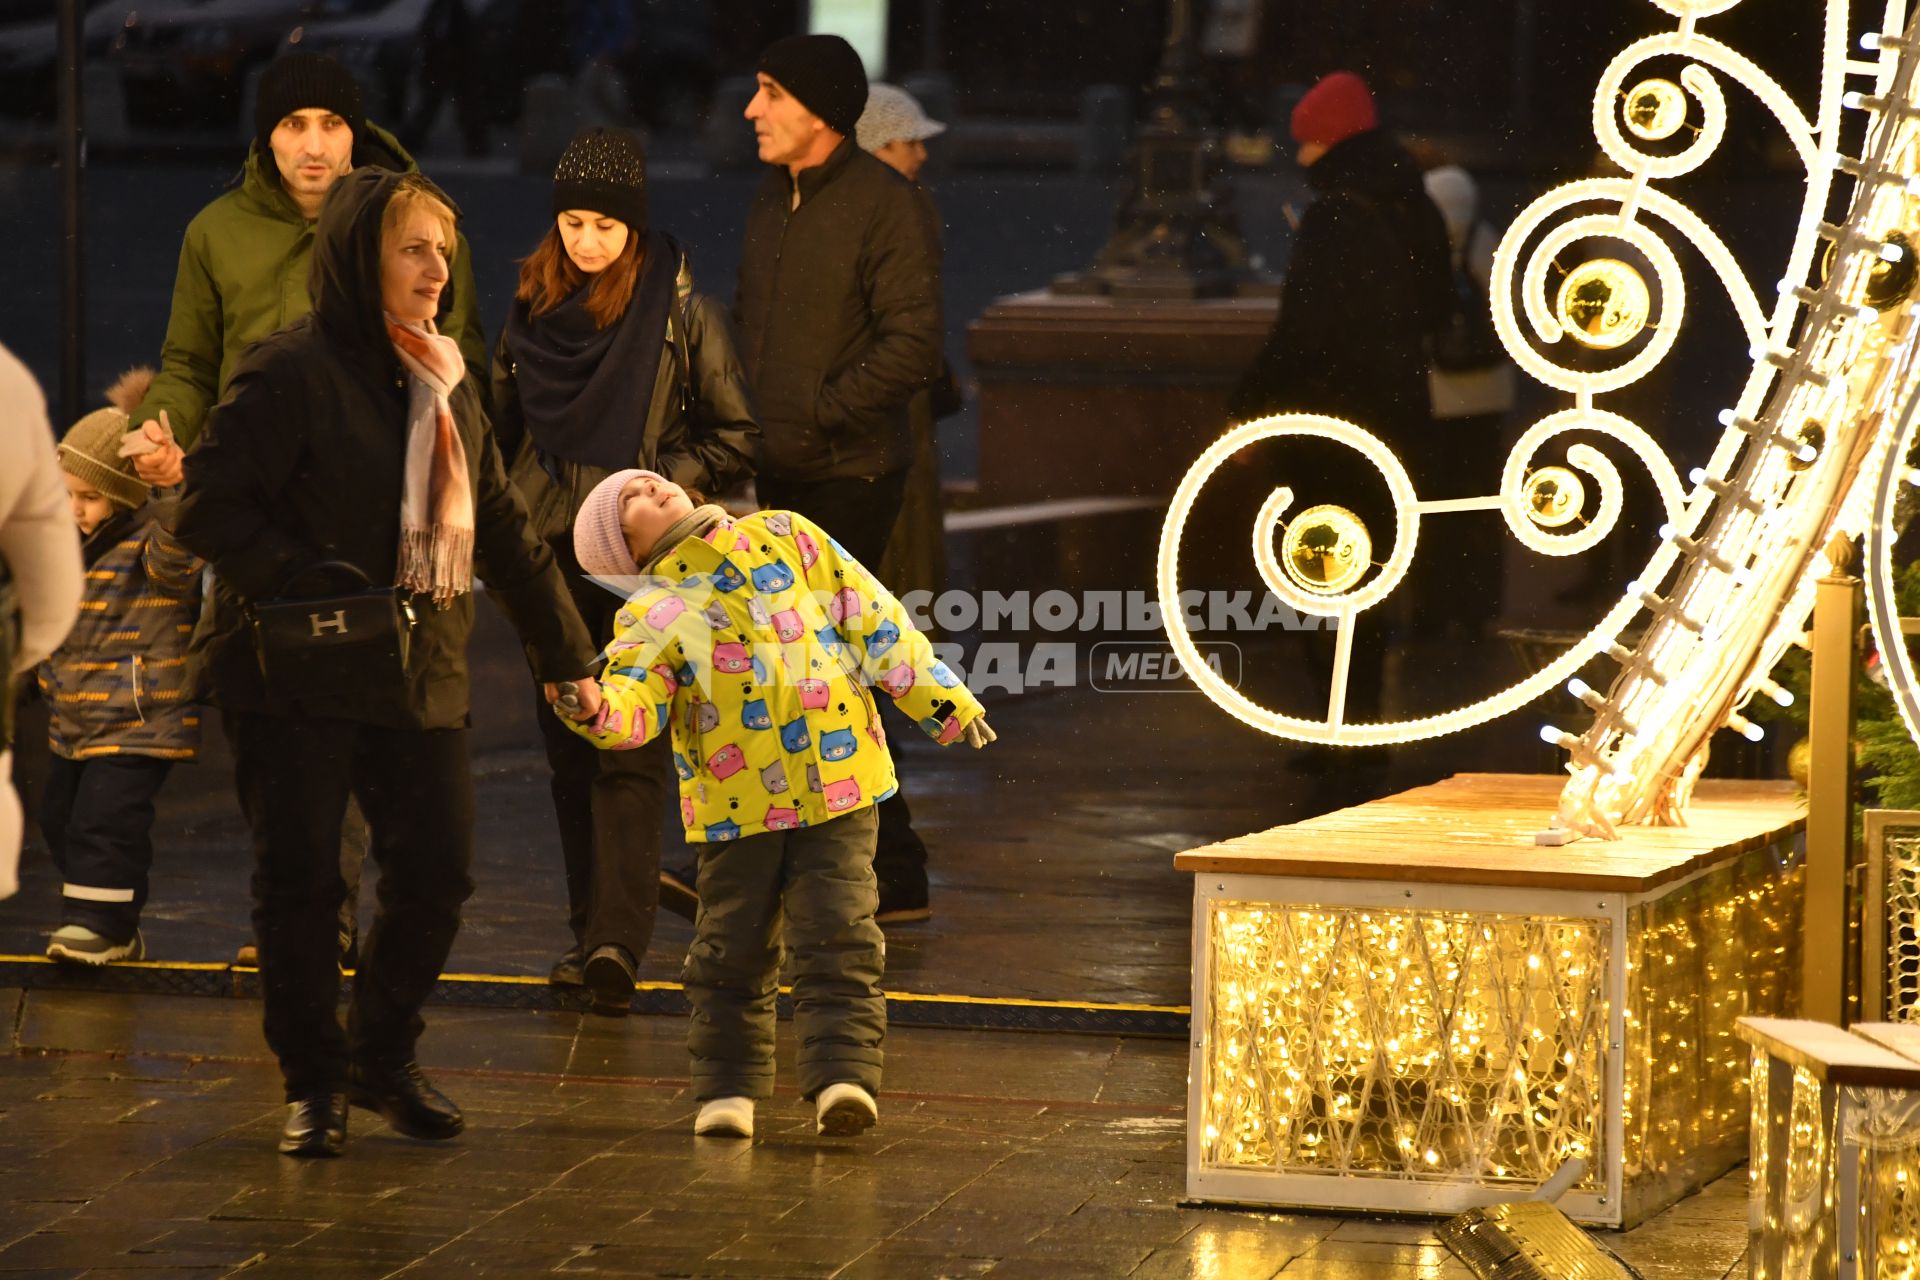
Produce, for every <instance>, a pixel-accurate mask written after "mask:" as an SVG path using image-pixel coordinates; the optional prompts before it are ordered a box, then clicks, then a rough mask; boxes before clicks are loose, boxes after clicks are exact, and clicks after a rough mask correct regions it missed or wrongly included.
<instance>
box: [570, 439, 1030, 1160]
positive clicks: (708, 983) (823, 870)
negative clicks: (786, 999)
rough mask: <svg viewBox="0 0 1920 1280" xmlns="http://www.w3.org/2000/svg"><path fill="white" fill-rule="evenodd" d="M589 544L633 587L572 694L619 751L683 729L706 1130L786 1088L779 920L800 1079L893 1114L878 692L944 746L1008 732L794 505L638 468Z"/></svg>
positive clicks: (691, 970)
mask: <svg viewBox="0 0 1920 1280" xmlns="http://www.w3.org/2000/svg"><path fill="white" fill-rule="evenodd" d="M574 550H575V553H576V555H577V556H578V558H579V561H580V565H581V567H582V568H584V569H585V570H586V571H587V572H588V573H589V574H591V575H593V576H594V577H596V578H598V579H600V580H601V581H602V583H603V585H606V586H608V587H609V588H610V589H614V590H618V591H620V592H621V593H622V594H625V595H627V596H628V600H627V604H626V607H625V608H624V609H622V610H621V611H620V613H619V615H618V616H617V617H616V619H615V625H616V628H617V633H616V635H615V638H614V640H613V643H612V644H611V645H610V646H608V648H607V651H606V670H605V671H604V672H603V673H602V675H601V677H600V680H599V682H598V684H594V683H592V682H583V683H581V684H580V685H578V686H575V687H573V688H571V689H566V690H564V691H563V696H562V698H561V700H560V701H559V702H558V703H557V704H556V706H555V710H556V712H557V713H559V714H560V715H561V716H562V717H563V718H566V719H568V720H569V721H570V722H571V723H572V725H573V728H574V729H575V731H576V732H578V733H580V734H581V735H582V736H584V737H586V738H587V739H589V740H590V741H592V742H593V743H594V744H595V745H596V746H599V747H602V748H604V749H607V750H620V749H623V748H634V747H639V746H642V745H644V744H645V743H647V742H649V741H651V740H652V739H653V738H655V737H657V736H658V735H659V734H660V733H662V732H663V731H666V730H667V729H668V728H669V727H670V728H671V731H672V735H673V749H674V751H673V762H674V768H675V770H676V772H677V773H678V774H679V778H680V817H681V821H682V824H683V825H684V826H685V828H686V833H687V839H688V841H689V842H690V843H693V844H694V845H696V846H697V847H698V849H699V850H700V860H699V870H698V889H699V894H700V914H699V918H698V920H697V921H696V923H695V925H694V941H693V946H692V948H691V949H690V950H689V952H688V955H687V962H686V968H685V975H684V976H685V980H686V985H687V996H688V999H689V1000H690V1001H691V1003H692V1005H693V1018H692V1022H691V1026H690V1028H689V1031H688V1048H689V1049H690V1050H691V1052H692V1055H693V1081H694V1089H695V1094H696V1096H697V1097H699V1099H700V1100H701V1102H702V1104H703V1105H702V1106H701V1109H700V1114H699V1117H698V1118H697V1119H696V1120H695V1122H694V1132H695V1133H696V1134H704V1135H709V1136H736V1137H747V1138H750V1137H752V1136H753V1104H754V1100H755V1099H757V1098H765V1097H769V1096H771V1094H772V1091H773V1035H774V995H775V990H776V981H777V977H778V966H779V959H780V944H779V939H780V938H781V937H782V935H783V934H784V937H785V939H786V944H787V946H788V948H789V949H790V950H791V951H792V953H793V1005H794V1024H795V1028H796V1030H797V1032H798V1033H799V1036H800V1052H799V1072H800V1086H801V1093H802V1096H804V1097H806V1098H809V1099H812V1100H813V1102H814V1104H815V1109H816V1123H817V1125H818V1128H819V1131H820V1132H822V1133H840V1134H846V1133H857V1132H860V1131H861V1130H864V1129H866V1128H867V1127H868V1126H870V1125H871V1124H873V1122H874V1120H875V1119H876V1118H877V1117H878V1114H879V1110H878V1106H877V1104H876V1103H875V1102H874V1093H875V1092H876V1091H877V1090H878V1088H879V1085H880V1066H881V1041H882V1040H883V1038H884V1037H885V1033H886V1001H885V997H884V996H883V995H882V993H881V991H880V985H879V983H880V976H881V972H882V969H883V966H884V954H885V952H884V943H883V941H882V938H881V934H880V928H879V926H878V925H876V924H875V923H874V920H873V914H874V911H875V909H876V908H877V906H878V903H879V894H878V889H877V886H876V882H875V880H874V875H873V851H874V839H875V835H876V833H877V830H878V822H877V818H876V815H875V812H874V805H875V804H876V803H878V802H879V801H881V800H883V799H885V798H886V797H887V796H889V795H891V794H892V793H893V791H894V788H895V782H894V772H893V759H892V757H891V756H890V755H889V754H888V752H887V746H886V733H885V731H884V730H883V729H882V728H881V724H880V711H879V707H878V706H877V705H876V702H875V699H874V695H873V689H874V688H879V689H881V690H883V691H884V692H886V693H887V694H888V696H890V697H892V698H893V699H894V701H895V702H896V703H897V704H898V705H899V706H900V708H901V710H903V711H905V712H906V713H907V714H908V715H909V716H910V717H911V718H912V719H913V720H915V721H916V722H917V723H918V724H919V725H920V727H921V728H922V729H924V730H925V731H926V732H927V734H928V735H929V736H931V737H932V738H933V739H934V740H935V741H936V742H940V743H943V744H944V743H950V742H953V741H955V740H956V739H959V738H962V737H964V738H965V739H966V740H967V741H968V743H969V744H971V745H972V746H975V747H981V746H985V745H986V744H987V743H989V742H991V741H993V731H992V730H991V729H989V728H988V727H987V724H986V720H985V717H984V713H983V711H982V709H981V706H980V703H979V702H978V700H976V699H975V698H974V696H973V694H972V693H970V692H969V691H968V690H967V688H966V687H965V686H964V685H962V684H961V683H960V681H959V679H958V678H957V677H955V676H954V674H953V673H952V671H950V670H949V669H948V668H947V666H946V664H945V663H943V662H941V661H939V659H937V658H936V657H934V654H933V650H932V647H931V646H930V645H929V644H928V642H927V639H926V637H925V636H923V635H921V634H920V632H918V631H916V630H915V629H914V627H913V624H912V623H911V622H910V621H909V620H908V618H907V616H906V612H905V611H904V610H903V609H902V608H901V607H900V604H899V602H898V601H896V600H895V599H894V598H893V596H892V595H890V594H889V593H888V592H887V590H886V588H885V587H883V586H881V585H880V584H879V583H878V582H876V581H874V579H873V578H872V577H871V576H870V575H869V574H868V573H867V571H866V570H865V569H863V568H862V567H861V566H860V564H859V563H858V562H857V561H855V560H854V559H853V558H852V557H851V556H849V555H848V554H847V553H846V552H845V551H844V550H843V549H842V548H841V547H840V545H839V544H838V543H836V542H834V540H833V539H832V538H830V537H828V536H827V534H826V533H824V532H823V531H822V530H821V529H820V528H819V527H818V526H816V525H814V524H811V523H810V522H808V521H807V520H806V519H805V517H803V516H800V515H797V514H795V513H793V512H790V511H761V512H756V513H755V514H753V515H750V516H746V517H744V518H742V519H739V520H735V519H732V518H731V517H729V516H728V515H727V513H726V512H725V511H723V510H722V509H721V508H719V507H716V506H700V507H696V506H695V505H694V504H693V502H692V500H691V499H689V498H688V497H687V495H686V492H685V490H683V489H681V488H680V487H679V486H678V485H675V484H673V483H671V482H669V481H667V480H665V479H663V478H661V477H660V476H657V475H655V474H654V473H652V472H649V471H621V472H617V473H615V474H614V475H611V476H609V477H607V479H605V480H604V481H602V482H601V483H600V484H599V486H597V487H596V488H595V489H594V490H593V492H592V493H591V494H589V495H588V497H587V500H586V502H585V503H583V504H582V506H581V509H580V514H579V516H578V517H577V518H576V520H575V522H574Z"/></svg>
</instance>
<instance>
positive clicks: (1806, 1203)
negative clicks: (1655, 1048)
mask: <svg viewBox="0 0 1920 1280" xmlns="http://www.w3.org/2000/svg"><path fill="white" fill-rule="evenodd" d="M1739 1029H1740V1035H1741V1036H1742V1038H1743V1039H1746V1040H1748V1041H1750V1042H1751V1044H1752V1046H1753V1047H1752V1063H1751V1066H1750V1068H1749V1076H1750V1080H1751V1084H1750V1086H1749V1090H1748V1092H1749V1096H1750V1097H1751V1100H1752V1101H1751V1107H1752V1117H1751V1129H1752V1150H1751V1152H1750V1154H1749V1159H1748V1186H1749V1200H1748V1221H1749V1223H1750V1224H1751V1230H1752V1240H1751V1248H1750V1249H1749V1251H1748V1271H1749V1273H1750V1274H1751V1275H1752V1276H1753V1277H1754V1280H1798V1278H1800V1277H1806V1276H1820V1275H1842V1276H1858V1277H1861V1278H1862V1280H1867V1278H1869V1277H1870V1278H1872V1280H1915V1277H1916V1276H1920V1066H1916V1065H1915V1063H1914V1062H1913V1060H1912V1057H1911V1056H1910V1055H1911V1052H1912V1046H1911V1042H1910V1040H1909V1038H1908V1037H1906V1036H1904V1035H1902V1034H1901V1030H1900V1029H1895V1028H1887V1027H1882V1026H1873V1025H1867V1026H1860V1027H1856V1028H1854V1035H1853V1036H1851V1037H1849V1036H1836V1035H1835V1034H1834V1033H1833V1031H1832V1029H1831V1028H1829V1027H1826V1026H1824V1025H1822V1024H1818V1023H1811V1022H1799V1021H1787V1020H1775V1019H1771V1018H1752V1019H1744V1018H1743V1019H1742V1020H1741V1022H1740V1028H1739ZM1889 1050H1897V1051H1898V1052H1890V1051H1889ZM1862 1077H1866V1078H1869V1079H1871V1080H1872V1081H1873V1082H1874V1083H1873V1084H1871V1085H1867V1084H1863V1083H1858V1081H1859V1080H1860V1079H1861V1078H1862ZM1836 1262H1837V1263H1838V1264H1839V1265H1838V1266H1836Z"/></svg>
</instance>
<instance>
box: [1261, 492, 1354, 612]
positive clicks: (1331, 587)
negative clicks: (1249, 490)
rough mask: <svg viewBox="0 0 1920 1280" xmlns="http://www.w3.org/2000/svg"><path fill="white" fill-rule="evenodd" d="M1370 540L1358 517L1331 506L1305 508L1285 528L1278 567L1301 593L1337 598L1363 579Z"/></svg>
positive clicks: (1344, 509)
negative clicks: (1308, 592)
mask: <svg viewBox="0 0 1920 1280" xmlns="http://www.w3.org/2000/svg"><path fill="white" fill-rule="evenodd" d="M1372 562H1373V539H1372V538H1370V537H1368V536H1367V526H1366V525H1364V524H1362V523H1361V521H1360V517H1359V516H1356V515H1354V514H1353V512H1351V511H1349V510H1347V509H1346V508H1345V507H1336V506H1333V505H1332V504H1327V505H1325V506H1318V507H1309V508H1308V509H1307V510H1305V511H1302V512H1301V513H1300V514H1299V515H1297V516H1295V517H1294V518H1293V520H1292V522H1291V523H1289V524H1288V525H1287V536H1286V540H1285V542H1284V543H1283V544H1282V546H1281V549H1280V564H1281V566H1282V567H1283V568H1284V569H1285V570H1286V572H1287V577H1288V578H1290V579H1292V580H1293V581H1294V582H1295V583H1297V584H1298V585H1299V586H1300V588H1301V589H1302V590H1304V591H1311V592H1313V593H1315V594H1316V595H1326V596H1332V595H1339V594H1341V593H1342V592H1344V591H1346V590H1347V589H1348V588H1350V587H1352V586H1353V585H1354V584H1356V583H1358V582H1359V581H1360V579H1361V578H1363V577H1365V576H1366V572H1367V570H1368V568H1369V567H1371V565H1372Z"/></svg>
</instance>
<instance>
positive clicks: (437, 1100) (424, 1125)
mask: <svg viewBox="0 0 1920 1280" xmlns="http://www.w3.org/2000/svg"><path fill="white" fill-rule="evenodd" d="M347 1097H348V1098H349V1099H351V1100H352V1102H353V1105H354V1106H356V1107H361V1108H363V1109H365V1110H367V1111H378V1112H379V1113H380V1114H381V1115H383V1116H385V1117H386V1118H387V1123H388V1124H390V1125H392V1126H393V1128H394V1132H396V1133H404V1134H405V1135H406V1136H407V1137H409V1138H425V1139H428V1140H429V1141H440V1140H442V1139H445V1138H451V1137H454V1136H456V1135H457V1134H459V1132H460V1131H461V1130H462V1129H465V1128H466V1127H467V1118H466V1117H465V1116H463V1115H461V1114H460V1108H459V1107H456V1106H454V1105H453V1100H452V1099H451V1098H449V1097H447V1095H446V1094H444V1093H442V1092H440V1091H439V1090H438V1089H436V1088H434V1087H433V1084H432V1082H431V1081H429V1080H428V1079H427V1077H426V1074H425V1073H424V1072H422V1071H421V1070H420V1064H419V1063H417V1062H414V1061H412V1060H408V1061H406V1062H402V1063H398V1064H394V1065H375V1064H370V1063H360V1064H358V1065H356V1066H355V1067H354V1068H353V1071H352V1074H351V1075H350V1076H349V1077H348V1084H347Z"/></svg>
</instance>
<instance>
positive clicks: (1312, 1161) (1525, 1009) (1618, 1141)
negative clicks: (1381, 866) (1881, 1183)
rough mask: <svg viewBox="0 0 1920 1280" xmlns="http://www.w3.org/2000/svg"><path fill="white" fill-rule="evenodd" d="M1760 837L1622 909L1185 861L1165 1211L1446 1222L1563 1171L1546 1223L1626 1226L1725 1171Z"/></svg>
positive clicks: (1499, 891)
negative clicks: (1184, 1168)
mask: <svg viewBox="0 0 1920 1280" xmlns="http://www.w3.org/2000/svg"><path fill="white" fill-rule="evenodd" d="M1547 732H1550V731H1543V736H1546V733H1547ZM1255 838H1256V839H1257V837H1255ZM1785 840H1786V841H1787V842H1788V843H1783V844H1776V845H1772V846H1770V847H1768V848H1765V849H1748V850H1747V851H1745V852H1742V853H1739V854H1736V855H1734V856H1732V857H1731V858H1723V859H1719V860H1715V861H1712V862H1711V866H1710V869H1708V868H1702V870H1703V874H1700V875H1696V876H1693V877H1689V878H1687V879H1685V880H1683V881H1677V882H1670V883H1667V884H1663V885H1661V886H1658V887H1655V888H1653V889H1651V890H1649V891H1647V892H1645V893H1644V894H1642V893H1639V892H1619V891H1608V892H1600V893H1595V892H1591V891H1574V890H1563V889H1557V888H1549V887H1546V886H1545V885H1544V884H1542V885H1529V886H1526V887H1519V886H1492V885H1481V884H1435V883H1430V882H1429V883H1422V882H1420V881H1419V880H1417V879H1416V880H1398V879H1396V880H1393V881H1379V880H1372V879H1368V880H1348V879H1338V878H1335V879H1322V878H1317V877H1310V876H1286V875H1254V874H1245V873H1236V872H1230V871H1198V872H1197V874H1196V878H1195V903H1194V908H1195V915H1194V935H1195V946H1196V954H1195V962H1194V992H1193V1018H1194V1023H1195V1027H1196V1036H1195V1039H1194V1041H1193V1044H1192V1047H1191V1050H1190V1072H1189V1076H1188V1082H1189V1083H1188V1088H1189V1094H1188V1117H1189V1138H1188V1159H1189V1164H1188V1183H1187V1186H1188V1193H1189V1196H1190V1197H1191V1198H1193V1199H1198V1200H1218V1201H1225V1202H1235V1203H1241V1204H1271V1205H1292V1206H1306V1207H1312V1208H1324V1209H1345V1210H1349V1211H1352V1210H1374V1211H1379V1210H1385V1211H1398V1212H1416V1213H1454V1212H1460V1211H1462V1210H1464V1209H1466V1208H1469V1207H1471V1206H1473V1205H1477V1204H1487V1203H1493V1202H1497V1201H1501V1200H1513V1199H1521V1198H1526V1196H1527V1194H1528V1191H1529V1190H1530V1189H1531V1188H1533V1187H1536V1186H1538V1185H1539V1184H1540V1183H1542V1182H1544V1181H1547V1180H1548V1179H1550V1178H1551V1177H1552V1176H1553V1175H1554V1174H1555V1173H1556V1172H1560V1171H1562V1170H1563V1168H1564V1166H1565V1165H1567V1164H1568V1163H1569V1162H1570V1161H1573V1160H1581V1161H1584V1162H1585V1168H1584V1169H1583V1170H1581V1171H1580V1172H1579V1174H1578V1175H1577V1177H1576V1178H1575V1179H1574V1182H1573V1186H1572V1188H1571V1189H1570V1190H1569V1191H1568V1192H1567V1194H1566V1197H1565V1198H1564V1199H1563V1200H1561V1201H1560V1204H1561V1207H1562V1208H1563V1209H1565V1210H1566V1211H1567V1212H1568V1213H1570V1214H1571V1215H1572V1216H1573V1217H1574V1218H1575V1219H1576V1220H1578V1221H1582V1222H1589V1223H1604V1224H1610V1225H1623V1224H1624V1225H1630V1224H1631V1223H1633V1222H1636V1221H1639V1220H1641V1219H1643V1218H1644V1217H1645V1216H1647V1215H1648V1214H1650V1213H1651V1212H1654V1211H1656V1210H1657V1209H1659V1208H1660V1207H1662V1206H1664V1205H1665V1204H1668V1203H1671V1202H1672V1201H1673V1200H1674V1199H1675V1198H1677V1197H1678V1196H1679V1195H1682V1194H1685V1192H1686V1191H1687V1190H1688V1189H1689V1188H1691V1187H1693V1186H1698V1185H1700V1184H1701V1183H1702V1182H1703V1181H1705V1180H1708V1179H1710V1178H1712V1177H1714V1176H1716V1175H1717V1174H1718V1173H1719V1172H1720V1171H1722V1170H1724V1169H1727V1168H1730V1167H1732V1166H1733V1165H1735V1164H1736V1163H1738V1162H1739V1161H1740V1160H1741V1159H1743V1158H1745V1156H1746V1153H1747V1118H1748V1109H1749V1098H1748V1090H1747V1086H1748V1079H1749V1077H1748V1070H1747V1067H1748V1055H1747V1049H1746V1046H1745V1045H1744V1044H1742V1043H1741V1042H1740V1041H1739V1039H1738V1036H1737V1034H1736V1026H1735V1023H1736V1020H1737V1019H1738V1018H1739V1017H1740V1016H1742V1015H1743V1014H1749V1013H1756V1012H1777V1011H1780V1010H1781V1006H1782V1004H1783V1002H1784V1000H1785V999H1786V996H1785V994H1784V993H1785V992H1786V991H1787V990H1788V989H1789V988H1790V986H1791V983H1792V975H1793V974H1795V973H1797V971H1798V965H1799V963H1800V932H1799V919H1800V897H1801V894H1802V884H1803V873H1802V871H1801V868H1800V865H1799V862H1798V860H1797V859H1796V858H1794V857H1793V856H1792V855H1791V853H1790V842H1791V840H1792V837H1791V836H1790V835H1788V836H1786V837H1785ZM1202 852H1205V851H1202Z"/></svg>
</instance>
